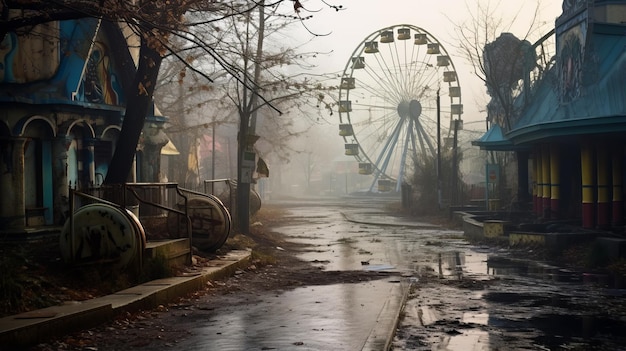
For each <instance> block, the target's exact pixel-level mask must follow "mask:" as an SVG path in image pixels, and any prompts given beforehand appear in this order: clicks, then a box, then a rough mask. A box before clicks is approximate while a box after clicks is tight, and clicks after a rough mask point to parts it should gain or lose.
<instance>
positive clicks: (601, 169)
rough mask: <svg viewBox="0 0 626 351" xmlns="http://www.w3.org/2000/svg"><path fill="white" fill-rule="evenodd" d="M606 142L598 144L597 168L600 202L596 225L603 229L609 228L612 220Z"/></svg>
mask: <svg viewBox="0 0 626 351" xmlns="http://www.w3.org/2000/svg"><path fill="white" fill-rule="evenodd" d="M608 151H609V150H608V147H607V145H606V144H601V145H597V146H596V170H597V180H596V183H597V188H598V204H597V207H596V208H597V219H596V226H597V227H598V228H601V229H607V228H609V221H610V217H609V216H610V201H611V198H610V193H609V191H610V188H609V186H610V183H609V181H610V179H611V178H610V176H611V173H609V153H608Z"/></svg>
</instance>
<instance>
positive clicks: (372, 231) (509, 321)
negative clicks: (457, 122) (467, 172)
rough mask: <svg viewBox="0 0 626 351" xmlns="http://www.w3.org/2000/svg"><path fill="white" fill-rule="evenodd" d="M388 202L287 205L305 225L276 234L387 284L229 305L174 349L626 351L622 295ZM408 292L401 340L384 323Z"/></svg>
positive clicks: (333, 266)
mask: <svg viewBox="0 0 626 351" xmlns="http://www.w3.org/2000/svg"><path fill="white" fill-rule="evenodd" d="M388 203H389V200H376V201H372V200H369V199H364V198H352V199H339V200H317V201H308V202H291V203H287V202H282V203H281V205H284V206H287V207H288V208H289V212H290V213H289V216H291V217H293V219H296V221H293V223H297V224H293V225H289V226H285V227H280V228H275V230H277V231H280V232H282V233H284V234H285V235H287V236H288V237H289V240H291V241H296V242H301V243H306V244H308V245H310V247H311V250H308V251H306V252H304V253H302V254H301V256H300V257H301V258H302V259H305V260H307V261H310V262H312V263H314V264H315V265H318V266H319V267H320V269H323V270H328V271H335V270H373V271H385V272H390V274H389V275H388V276H387V277H385V278H384V279H379V280H373V281H369V282H362V283H357V284H354V283H350V284H334V285H322V286H314V287H311V286H309V287H301V288H298V289H295V290H289V291H286V292H280V293H278V294H275V295H271V294H267V295H257V296H249V297H247V298H246V299H244V300H242V299H241V298H236V297H229V296H225V297H223V300H220V301H221V302H220V306H219V307H217V308H214V307H212V310H211V317H210V318H201V319H200V318H199V319H198V320H197V321H195V323H194V324H193V325H194V327H193V328H192V329H191V330H189V336H188V337H187V338H185V339H184V340H180V341H179V342H177V344H176V345H175V346H173V347H174V348H175V349H179V350H382V349H384V345H385V340H386V337H387V336H388V335H389V334H388V333H387V332H393V333H394V334H395V337H393V338H392V339H391V340H392V344H391V346H390V349H392V350H626V347H625V346H624V345H626V317H625V316H626V314H625V311H626V308H624V305H625V303H624V302H625V300H624V299H625V297H626V296H625V295H626V294H625V292H624V290H620V289H614V288H607V287H600V286H597V285H595V284H587V283H586V282H585V280H584V279H583V278H582V277H584V276H583V275H581V274H580V273H577V272H571V271H567V270H564V269H560V268H557V267H553V266H550V265H547V264H545V263H540V262H534V261H532V260H523V259H512V258H511V257H509V254H508V252H507V251H506V250H498V249H492V248H487V247H480V248H477V247H473V246H471V245H469V244H468V243H467V242H466V241H465V240H464V239H463V236H462V232H459V231H454V230H447V229H443V228H440V227H436V226H432V225H429V224H427V223H419V222H414V221H410V220H408V219H406V218H399V217H393V216H390V215H389V214H388V212H387V211H386V209H388V207H387V205H388ZM405 293H406V296H407V300H406V301H405V302H406V304H405V306H404V309H403V311H402V313H401V318H400V322H399V325H398V328H397V329H396V330H394V328H393V323H391V324H384V323H382V321H381V316H383V315H384V314H385V311H386V309H389V307H390V305H391V306H392V307H393V304H394V303H398V302H400V301H401V300H402V296H404V294H405ZM387 312H388V311H387ZM185 318H187V320H188V319H189V318H193V316H187V317H185ZM381 326H386V328H388V330H387V331H385V330H381V329H380V327H381ZM383 329H384V328H383Z"/></svg>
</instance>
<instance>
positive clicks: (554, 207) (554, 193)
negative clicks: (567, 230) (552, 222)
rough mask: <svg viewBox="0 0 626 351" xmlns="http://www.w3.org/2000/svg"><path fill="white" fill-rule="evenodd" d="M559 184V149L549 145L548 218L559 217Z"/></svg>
mask: <svg viewBox="0 0 626 351" xmlns="http://www.w3.org/2000/svg"><path fill="white" fill-rule="evenodd" d="M560 183H561V175H560V168H559V148H558V146H556V145H550V218H558V217H559V197H560V190H561V189H560Z"/></svg>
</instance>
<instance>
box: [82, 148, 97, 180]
mask: <svg viewBox="0 0 626 351" xmlns="http://www.w3.org/2000/svg"><path fill="white" fill-rule="evenodd" d="M94 145H95V139H85V146H84V148H85V151H84V153H83V155H84V156H83V167H84V168H85V175H86V178H88V179H86V182H87V184H85V186H86V187H93V186H94V184H95V183H96V161H95V159H96V156H95V147H94Z"/></svg>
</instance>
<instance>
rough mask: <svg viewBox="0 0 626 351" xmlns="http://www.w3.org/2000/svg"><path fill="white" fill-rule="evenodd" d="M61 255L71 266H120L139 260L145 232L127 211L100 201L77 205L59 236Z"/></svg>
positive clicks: (144, 240) (143, 245)
mask: <svg viewBox="0 0 626 351" xmlns="http://www.w3.org/2000/svg"><path fill="white" fill-rule="evenodd" d="M59 244H60V249H61V256H62V258H63V260H64V261H65V262H67V263H70V264H74V265H78V266H80V265H92V264H109V265H111V267H113V268H117V269H122V268H124V267H126V266H128V264H129V263H131V262H133V260H135V261H136V260H139V261H140V260H141V256H142V253H143V250H144V249H145V247H146V235H145V231H144V229H143V226H142V225H141V222H139V219H138V218H137V217H136V216H135V215H134V214H133V213H132V212H130V211H128V210H123V209H121V208H118V207H115V206H111V205H109V204H103V203H93V204H88V205H85V206H83V207H81V208H79V209H78V210H77V211H76V212H75V213H74V216H73V223H72V221H71V220H69V219H68V220H67V221H66V222H65V225H64V227H63V231H62V232H61V236H60V239H59Z"/></svg>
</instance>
